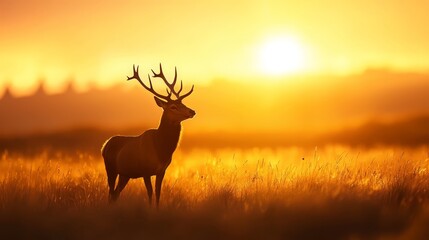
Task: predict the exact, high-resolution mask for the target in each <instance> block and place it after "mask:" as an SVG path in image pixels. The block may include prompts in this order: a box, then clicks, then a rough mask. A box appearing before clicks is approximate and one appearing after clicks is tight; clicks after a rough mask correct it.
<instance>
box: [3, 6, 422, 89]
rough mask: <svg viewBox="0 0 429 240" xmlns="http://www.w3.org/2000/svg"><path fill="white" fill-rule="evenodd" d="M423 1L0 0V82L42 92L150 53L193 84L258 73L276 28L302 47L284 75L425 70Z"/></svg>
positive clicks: (121, 70) (110, 75)
mask: <svg viewBox="0 0 429 240" xmlns="http://www.w3.org/2000/svg"><path fill="white" fill-rule="evenodd" d="M428 8H429V3H428V2H427V1H407V2H404V1H399V0H394V1H388V2H383V1H369V0H364V1H353V2H350V1H330V2H329V3H327V2H326V1H305V2H302V1H301V2H297V1H111V0H108V1H103V2H100V1H83V0H77V1H51V0H38V1H35V0H30V1H24V0H16V1H1V2H0V35H1V36H2V37H1V38H0V52H1V55H0V69H1V71H0V85H2V86H3V87H4V86H10V87H11V89H12V91H13V92H14V93H15V94H17V95H26V94H29V93H31V92H32V91H34V89H35V88H36V86H37V84H38V82H39V81H40V80H41V79H44V80H45V81H46V88H47V91H48V92H51V93H52V92H58V91H61V89H62V88H63V87H64V85H65V83H66V82H67V81H69V80H70V79H74V80H75V81H76V84H77V88H78V89H79V90H84V89H87V88H88V86H93V85H97V86H101V87H105V86H110V85H113V84H115V83H117V82H119V81H122V79H123V78H124V75H125V74H128V73H129V71H130V66H131V65H132V64H133V63H137V64H140V65H142V66H144V67H145V69H146V70H148V69H149V68H152V67H156V65H157V63H159V62H163V63H164V64H165V67H166V69H172V68H173V67H174V66H176V65H177V66H178V67H179V69H180V72H181V73H182V77H183V78H184V79H186V81H188V82H192V83H197V84H198V83H207V82H209V81H211V80H213V79H219V78H225V79H227V80H234V81H249V79H250V80H252V81H253V80H255V79H257V80H260V79H265V80H267V79H270V78H271V77H268V76H267V74H266V73H265V72H263V71H261V68H260V66H258V64H259V65H260V64H261V62H260V59H258V52H259V51H260V49H261V47H263V46H264V43H265V42H267V41H269V39H272V38H276V37H278V36H287V37H292V38H294V39H297V41H299V44H300V46H302V48H304V49H305V51H306V52H307V55H308V56H307V58H306V63H305V67H304V68H301V70H300V71H298V72H293V74H300V75H308V74H311V75H318V74H322V73H323V74H326V73H330V74H346V75H347V74H351V73H356V72H360V71H362V70H364V69H366V68H368V67H388V68H391V69H394V70H400V71H416V72H427V70H428V69H429V61H427V56H426V53H427V52H429V45H428V44H427V42H429V30H428V28H427V27H426V24H425V23H427V22H428V20H429V19H428V18H429V17H428V15H427V9H428ZM280 72H281V71H280ZM283 72H285V73H286V74H287V73H290V71H283ZM281 77H282V76H280V78H281ZM277 78H279V76H277ZM281 79H283V78H281Z"/></svg>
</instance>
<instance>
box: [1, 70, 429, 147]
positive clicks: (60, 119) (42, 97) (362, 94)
mask: <svg viewBox="0 0 429 240" xmlns="http://www.w3.org/2000/svg"><path fill="white" fill-rule="evenodd" d="M191 83H192V81H184V88H185V90H186V89H189V87H190V84H191ZM119 86H120V87H119ZM119 86H113V87H111V88H108V89H103V90H99V89H92V90H90V91H88V92H83V93H78V92H75V91H73V90H72V88H70V87H69V88H68V90H67V91H65V92H64V93H61V94H54V95H48V94H46V93H44V91H43V88H42V87H40V88H39V90H38V91H37V92H36V93H35V94H34V95H32V96H26V97H19V98H18V97H14V96H13V95H11V94H10V92H9V91H7V90H6V91H5V93H4V95H3V98H2V99H0V136H9V137H11V136H19V135H22V136H24V135H28V134H35V133H49V132H59V131H63V130H67V129H76V128H80V127H91V128H95V129H127V128H130V127H138V126H140V127H141V130H144V127H156V126H157V125H158V122H159V119H160V116H161V112H162V110H161V109H160V108H159V107H157V106H156V105H155V103H154V100H153V96H152V95H151V94H150V93H148V92H147V91H145V90H144V89H143V88H142V87H141V86H140V85H139V84H138V83H136V82H132V81H129V82H127V81H124V80H122V81H121V82H120V83H119ZM158 86H159V85H158ZM159 87H160V86H159ZM161 91H165V90H164V89H163V88H162V89H161ZM428 93H429V75H428V74H423V73H403V72H402V73H401V72H392V71H388V70H368V71H366V72H364V73H362V74H356V75H351V76H342V77H338V76H306V77H303V76H301V77H299V76H295V77H287V78H284V79H283V80H277V81H270V80H267V79H245V80H244V79H243V80H233V81H226V80H215V81H213V82H211V83H210V84H208V85H196V86H195V91H194V92H193V93H192V95H191V96H190V97H188V98H186V99H185V104H186V105H188V106H189V107H191V108H193V109H194V110H195V111H196V112H197V115H196V116H195V118H193V119H191V120H188V121H186V122H185V123H184V126H185V131H184V132H185V134H192V135H201V134H205V135H206V136H207V133H212V134H211V135H213V136H212V137H211V138H222V135H219V133H222V132H224V133H234V136H240V135H243V134H253V135H255V134H257V135H258V136H260V134H261V133H262V135H269V136H267V137H266V141H271V139H273V138H277V137H271V136H282V137H281V139H283V140H282V141H283V142H284V141H286V140H287V139H284V137H283V136H291V138H292V139H291V140H293V141H294V142H296V140H294V138H297V139H300V138H302V137H300V136H322V135H323V136H325V135H329V134H331V135H329V138H331V139H338V140H341V141H348V142H353V141H354V140H353V139H345V138H342V139H340V137H338V136H333V135H332V133H335V132H339V131H340V130H341V129H352V127H355V126H361V125H363V124H364V123H367V122H369V120H371V119H376V120H382V121H383V122H398V121H399V120H400V119H406V118H408V119H409V117H410V116H422V115H429V94H428ZM419 126H421V125H419ZM403 127H404V128H405V126H403ZM421 127H425V126H421ZM367 128H368V129H369V128H371V126H367ZM377 128H381V126H377ZM386 128H387V126H386ZM360 131H361V132H360V134H361V135H359V136H360V137H359V138H360V139H361V140H364V136H363V135H362V134H363V132H365V131H366V130H365V129H360ZM368 131H369V130H368ZM371 131H372V130H371ZM380 131H381V130H380ZM385 131H386V134H390V133H391V132H392V131H391V130H389V131H388V130H385ZM409 131H411V130H410V129H409V130H406V132H409ZM422 131H424V129H423V130H422ZM415 132H416V134H415V135H416V136H418V134H421V132H420V131H417V130H416V131H415ZM287 133H294V134H290V135H288V134H287ZM358 133H359V132H356V133H353V136H358ZM350 134H351V133H350ZM380 134H381V133H380ZM217 135H218V136H217ZM253 135H252V136H253ZM231 138H233V137H231ZM256 138H257V137H256ZM312 138H313V137H312ZM239 140H240V139H239V137H238V138H237V141H239ZM366 140H367V141H369V142H371V141H373V140H372V138H371V137H369V136H368V137H366ZM409 140H410V141H412V139H409ZM359 141H360V140H359ZM386 141H387V139H386ZM391 141H393V140H391ZM395 141H400V140H399V139H397V140H395ZM407 141H408V140H407ZM413 141H414V140H413Z"/></svg>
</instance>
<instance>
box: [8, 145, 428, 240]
mask: <svg viewBox="0 0 429 240" xmlns="http://www.w3.org/2000/svg"><path fill="white" fill-rule="evenodd" d="M428 154H429V153H428V150H427V149H426V148H414V149H400V148H392V149H389V148H379V149H351V148H343V147H325V148H323V149H317V148H316V149H299V148H278V149H269V148H266V149H246V150H243V149H218V150H205V149H193V150H192V149H191V150H186V151H178V152H176V153H175V155H174V158H173V163H172V165H171V166H170V167H169V168H168V169H167V173H166V177H165V179H164V183H163V191H162V195H161V205H160V209H159V210H156V209H153V208H150V207H149V204H148V200H147V196H146V190H145V189H144V184H143V180H142V179H137V180H133V181H131V182H130V183H129V184H128V186H127V187H126V188H125V190H124V191H123V193H122V195H121V196H120V199H119V200H118V202H116V203H115V204H109V203H108V198H107V192H108V191H107V180H106V176H105V170H104V165H103V163H102V159H101V157H100V156H98V155H97V156H92V155H87V154H82V155H81V156H79V157H73V158H72V157H71V156H70V155H66V154H61V153H56V154H52V153H40V154H39V155H38V156H36V157H25V156H21V155H19V154H12V153H7V152H5V153H3V155H2V156H1V159H0V232H1V238H2V239H166V238H169V239H172V238H174V239H424V238H425V237H427V236H429V230H428V228H427V226H428V225H429V156H428Z"/></svg>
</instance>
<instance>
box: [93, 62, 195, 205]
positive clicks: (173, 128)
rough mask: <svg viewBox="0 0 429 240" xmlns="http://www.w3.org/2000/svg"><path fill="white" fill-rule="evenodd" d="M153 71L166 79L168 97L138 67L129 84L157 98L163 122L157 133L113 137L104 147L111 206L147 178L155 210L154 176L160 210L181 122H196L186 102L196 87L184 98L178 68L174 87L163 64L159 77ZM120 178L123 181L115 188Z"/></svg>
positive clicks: (149, 193)
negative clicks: (129, 186) (136, 84)
mask: <svg viewBox="0 0 429 240" xmlns="http://www.w3.org/2000/svg"><path fill="white" fill-rule="evenodd" d="M151 71H152V73H153V76H152V77H153V78H159V79H162V81H163V82H164V84H165V85H166V87H167V88H166V89H167V94H166V95H163V94H160V93H158V92H156V91H155V89H154V88H153V85H152V79H151V77H150V75H149V74H148V79H149V86H147V85H146V84H145V83H144V82H143V81H142V80H141V79H140V76H139V66H138V65H137V67H135V65H133V76H131V77H128V76H127V81H129V80H132V79H135V80H137V81H138V82H139V83H140V85H141V86H143V88H144V89H146V90H147V91H149V92H150V93H152V94H153V95H154V99H155V103H156V104H157V105H158V106H159V107H161V108H162V109H163V113H162V116H161V120H160V123H159V126H158V128H157V129H149V130H146V131H144V132H143V133H142V134H141V135H139V136H121V135H118V136H113V137H111V138H110V139H108V140H107V141H106V142H105V143H104V144H103V146H102V149H101V154H102V156H103V159H104V164H105V168H106V173H107V183H108V186H109V202H115V201H116V200H117V199H118V197H119V195H120V193H121V191H122V190H123V189H124V188H125V186H126V185H127V183H128V181H129V180H130V179H137V178H143V180H144V184H145V186H146V190H147V195H148V198H149V205H150V206H152V194H153V189H152V182H151V176H155V178H156V179H155V194H156V207H157V208H158V207H159V199H160V196H161V187H162V181H163V179H164V175H165V171H166V169H167V167H168V166H169V165H170V163H171V160H172V156H173V153H174V151H175V150H176V148H177V146H178V143H179V139H180V134H181V129H182V127H181V122H182V121H184V120H186V119H189V118H193V117H194V116H195V114H196V113H195V111H194V110H192V109H190V108H188V107H187V106H186V105H185V104H183V102H182V101H183V99H184V98H186V97H188V96H189V95H191V93H192V92H193V91H194V85H192V88H191V89H190V90H189V91H188V92H187V93H186V94H183V95H180V93H181V92H182V90H183V82H182V81H180V89H179V90H178V91H176V87H175V85H176V82H177V68H176V67H175V68H174V79H173V81H172V82H171V83H170V82H169V81H168V80H167V79H166V77H165V76H164V73H163V72H162V65H161V63H160V64H159V73H155V72H154V71H153V70H151ZM173 98H174V99H173ZM118 176H119V180H118V183H117V185H116V187H115V184H116V179H117V178H118Z"/></svg>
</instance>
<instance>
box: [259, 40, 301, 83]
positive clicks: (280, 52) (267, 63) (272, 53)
mask: <svg viewBox="0 0 429 240" xmlns="http://www.w3.org/2000/svg"><path fill="white" fill-rule="evenodd" d="M258 60H259V67H260V70H261V71H262V72H263V73H266V74H270V75H284V74H290V73H296V72H300V71H302V70H304V69H305V67H306V56H305V51H304V49H303V47H302V45H301V44H300V42H299V41H298V40H296V39H294V38H292V37H275V38H271V39H269V40H267V41H266V42H264V43H263V45H262V46H261V49H260V50H259V55H258Z"/></svg>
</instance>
